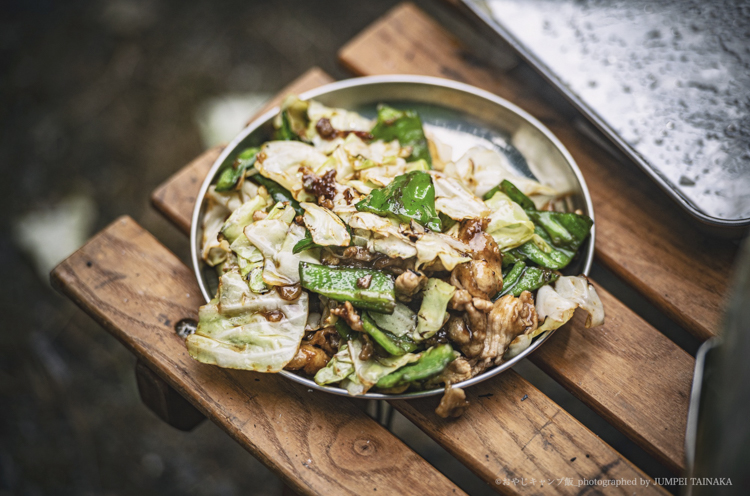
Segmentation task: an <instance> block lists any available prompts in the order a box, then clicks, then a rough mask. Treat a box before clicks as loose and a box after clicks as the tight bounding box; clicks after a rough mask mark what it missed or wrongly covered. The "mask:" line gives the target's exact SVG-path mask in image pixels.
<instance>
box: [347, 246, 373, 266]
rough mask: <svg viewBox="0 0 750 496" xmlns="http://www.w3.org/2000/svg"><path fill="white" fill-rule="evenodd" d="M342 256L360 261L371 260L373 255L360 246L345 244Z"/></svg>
mask: <svg viewBox="0 0 750 496" xmlns="http://www.w3.org/2000/svg"><path fill="white" fill-rule="evenodd" d="M341 257H342V258H346V259H353V260H358V261H360V262H371V261H372V260H373V259H375V258H376V257H375V255H374V254H373V253H371V252H370V250H368V249H367V248H364V247H362V246H347V247H346V248H345V249H344V252H343V253H342V254H341Z"/></svg>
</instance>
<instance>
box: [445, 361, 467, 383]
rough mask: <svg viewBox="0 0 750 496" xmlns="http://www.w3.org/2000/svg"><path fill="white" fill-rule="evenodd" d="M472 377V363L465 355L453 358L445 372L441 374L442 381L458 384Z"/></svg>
mask: <svg viewBox="0 0 750 496" xmlns="http://www.w3.org/2000/svg"><path fill="white" fill-rule="evenodd" d="M471 377H472V374H471V364H470V363H469V362H468V361H467V360H466V358H464V357H458V358H456V359H455V360H453V361H452V362H451V363H449V364H448V366H447V367H446V368H445V370H444V371H443V373H442V374H440V378H441V379H442V382H444V383H446V384H458V383H459V382H461V381H465V380H466V379H470V378H471Z"/></svg>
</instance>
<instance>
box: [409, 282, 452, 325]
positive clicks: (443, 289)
mask: <svg viewBox="0 0 750 496" xmlns="http://www.w3.org/2000/svg"><path fill="white" fill-rule="evenodd" d="M455 292H456V288H455V287H453V286H452V285H450V284H448V283H447V282H444V281H441V280H440V279H433V278H430V279H428V280H427V286H425V289H424V298H422V306H420V307H419V313H418V314H417V329H416V331H415V334H414V338H415V339H417V340H421V339H427V338H429V337H431V336H433V335H434V334H435V333H436V332H438V331H439V330H440V328H441V327H443V324H444V323H445V320H446V309H447V308H448V302H449V301H451V298H453V294H454V293H455Z"/></svg>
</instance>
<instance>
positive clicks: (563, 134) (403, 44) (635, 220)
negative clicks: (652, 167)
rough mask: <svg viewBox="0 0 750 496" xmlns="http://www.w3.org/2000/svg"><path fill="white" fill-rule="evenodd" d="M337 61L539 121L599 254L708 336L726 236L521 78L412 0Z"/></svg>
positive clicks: (722, 288) (727, 258)
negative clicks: (562, 158) (462, 86)
mask: <svg viewBox="0 0 750 496" xmlns="http://www.w3.org/2000/svg"><path fill="white" fill-rule="evenodd" d="M339 59H340V61H341V63H342V64H343V65H344V66H346V67H348V68H349V69H351V70H352V71H353V72H354V73H355V74H358V75H374V74H392V73H402V74H421V75H429V76H440V77H445V78H449V79H455V80H458V81H462V82H466V83H469V84H473V85H475V86H478V87H480V88H484V89H486V90H489V91H491V92H493V93H495V94H497V95H499V96H501V97H503V98H506V99H507V100H509V101H511V102H513V103H516V104H518V105H519V106H521V107H523V108H524V109H525V110H527V111H529V112H530V113H532V114H533V115H534V116H535V117H537V118H539V119H540V120H542V121H543V122H544V123H545V124H546V125H547V126H548V127H549V128H550V129H551V130H552V132H554V133H555V134H556V135H557V137H558V138H560V140H561V141H562V142H563V143H564V144H565V146H566V147H567V148H568V150H570V152H571V153H572V155H573V156H574V157H575V159H576V161H577V162H578V165H579V166H580V167H581V170H582V171H583V173H584V176H585V178H586V182H587V183H588V186H589V190H590V191H591V196H592V198H593V200H594V210H595V212H596V215H597V218H596V220H597V246H596V253H597V256H598V257H599V260H600V261H601V262H602V263H603V264H605V265H606V266H608V267H609V268H610V269H612V270H613V271H614V272H615V273H617V274H618V275H619V276H620V277H622V278H623V279H624V280H625V281H627V282H628V283H629V284H631V285H632V286H634V287H635V288H636V289H637V290H639V291H641V292H642V293H643V294H644V295H645V296H646V297H647V298H649V299H650V300H651V301H652V302H653V303H654V304H655V305H656V306H657V307H659V308H660V309H661V310H663V311H664V312H665V313H667V314H668V315H669V316H670V317H671V318H673V319H674V320H675V321H677V322H678V323H679V324H681V325H682V326H684V327H685V328H686V329H687V330H689V331H690V332H692V333H693V334H695V335H696V336H698V337H699V338H701V339H706V338H708V337H710V336H712V335H715V334H716V332H717V329H718V327H717V326H718V323H719V319H720V316H721V312H722V309H723V303H724V302H723V299H724V295H725V294H726V291H727V280H728V274H729V272H730V268H731V263H732V260H733V259H734V254H735V252H736V247H735V246H734V244H732V243H731V242H727V241H711V240H710V239H709V238H708V237H706V236H705V235H703V234H702V233H701V232H700V231H698V230H697V228H696V227H695V226H694V225H692V224H691V223H690V222H689V221H688V220H687V219H686V218H685V216H684V215H683V214H682V212H681V211H679V208H678V207H677V206H675V205H674V204H673V203H672V202H671V201H670V200H669V199H668V198H667V197H666V195H665V194H664V193H662V192H661V191H660V190H659V189H658V188H657V187H656V185H654V184H653V182H652V181H650V180H649V179H648V178H647V177H645V175H644V174H642V173H641V172H640V171H637V170H636V169H635V168H634V167H633V166H631V165H627V166H626V165H624V164H619V163H617V162H616V161H615V160H614V159H613V158H612V157H611V156H609V155H608V154H606V153H605V152H604V151H603V150H602V149H601V148H600V147H598V146H596V145H594V144H593V143H592V142H590V141H589V140H588V139H587V138H584V137H583V136H581V134H580V133H579V132H577V131H576V130H575V129H574V128H573V126H572V124H571V123H569V122H566V121H565V120H564V119H563V117H562V116H560V115H559V114H557V113H556V112H555V111H554V110H553V109H552V108H551V107H549V106H547V105H545V104H544V103H543V100H542V99H541V98H540V96H539V95H537V94H534V93H533V92H532V89H531V88H529V87H528V86H524V85H523V82H522V81H518V80H515V79H513V77H512V75H511V74H507V73H502V72H498V71H496V70H493V69H491V68H490V67H489V66H487V65H486V64H482V63H481V62H477V57H474V56H471V55H470V54H468V53H467V51H466V50H465V49H464V48H463V47H462V46H461V44H460V43H459V42H458V40H456V39H455V38H454V37H453V36H452V35H451V34H450V33H449V32H447V31H446V30H445V29H443V28H442V27H441V26H440V25H439V24H437V23H436V22H435V21H434V20H433V19H431V18H430V17H428V16H427V15H426V14H425V13H424V12H422V11H421V10H419V9H418V8H417V7H415V6H414V5H412V4H410V3H404V4H400V5H399V6H397V7H395V8H394V9H393V10H391V11H390V12H389V13H388V14H386V15H385V16H384V17H383V18H381V19H380V20H378V21H377V22H375V23H374V24H373V25H371V26H370V27H369V28H368V29H366V30H364V31H363V32H362V33H361V34H359V35H358V36H357V37H356V38H354V39H353V40H351V41H350V42H349V43H348V44H347V45H346V46H345V47H343V48H342V50H341V51H340V52H339ZM645 240H648V241H645Z"/></svg>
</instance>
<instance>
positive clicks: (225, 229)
mask: <svg viewBox="0 0 750 496" xmlns="http://www.w3.org/2000/svg"><path fill="white" fill-rule="evenodd" d="M264 208H266V200H264V199H263V198H262V197H260V196H256V197H255V198H253V199H252V200H248V201H246V202H245V203H243V204H242V205H240V207H239V208H238V209H237V210H235V211H234V212H232V215H230V216H229V218H228V219H227V220H226V222H224V225H223V226H222V227H221V234H223V235H224V237H225V238H226V239H227V241H229V243H230V244H231V243H234V241H235V240H236V239H237V238H238V237H239V236H240V234H242V231H243V229H245V227H246V226H248V225H250V224H252V223H253V214H254V213H255V212H256V211H258V210H263V209H264Z"/></svg>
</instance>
